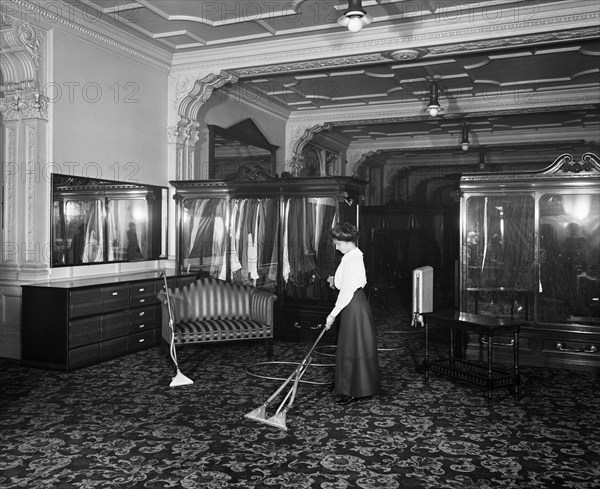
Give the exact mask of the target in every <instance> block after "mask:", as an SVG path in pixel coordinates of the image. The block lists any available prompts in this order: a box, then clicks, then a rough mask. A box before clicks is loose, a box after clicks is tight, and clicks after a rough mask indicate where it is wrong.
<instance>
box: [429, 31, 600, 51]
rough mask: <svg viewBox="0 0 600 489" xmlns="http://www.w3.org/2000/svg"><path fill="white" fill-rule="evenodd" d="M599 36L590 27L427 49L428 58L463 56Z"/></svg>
mask: <svg viewBox="0 0 600 489" xmlns="http://www.w3.org/2000/svg"><path fill="white" fill-rule="evenodd" d="M598 36H600V28H598V27H590V28H584V29H575V30H565V31H557V32H544V33H541V34H530V35H526V36H513V37H503V38H501V39H485V40H483V41H473V42H464V43H459V44H448V45H445V46H435V47H430V48H428V51H429V55H430V56H447V55H449V54H452V53H460V54H464V53H466V52H469V51H486V50H493V49H499V48H514V47H527V46H531V45H539V44H544V43H549V42H556V41H569V40H570V41H577V40H583V39H594V38H597V37H598Z"/></svg>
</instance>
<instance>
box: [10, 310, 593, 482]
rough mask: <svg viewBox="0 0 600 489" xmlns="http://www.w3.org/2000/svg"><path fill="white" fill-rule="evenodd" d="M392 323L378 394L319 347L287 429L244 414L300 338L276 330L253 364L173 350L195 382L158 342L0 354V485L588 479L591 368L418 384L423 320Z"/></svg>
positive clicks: (239, 357)
mask: <svg viewBox="0 0 600 489" xmlns="http://www.w3.org/2000/svg"><path fill="white" fill-rule="evenodd" d="M406 323H407V321H406V316H405V315H400V316H394V315H392V316H388V317H387V319H386V320H385V321H383V320H380V321H379V324H378V327H379V333H378V334H379V337H378V340H379V347H380V367H381V372H382V391H381V393H380V394H379V395H377V396H375V397H373V398H369V399H364V400H361V401H359V402H355V403H353V404H350V405H348V406H338V405H335V404H333V402H332V394H331V392H330V390H329V387H328V385H327V383H328V382H329V381H330V380H331V379H332V376H333V369H332V367H331V362H332V361H333V359H332V357H331V356H330V355H331V352H332V351H333V349H332V348H330V347H329V348H328V347H327V346H326V345H322V347H320V348H318V354H317V355H315V356H314V357H313V363H314V365H311V367H309V370H307V373H306V374H305V376H304V377H303V380H306V381H307V382H306V383H302V384H301V385H300V387H299V389H298V393H297V396H296V399H295V401H294V404H293V406H292V407H291V409H290V410H289V412H288V413H287V417H286V420H285V421H286V426H287V428H288V430H287V431H284V430H281V429H278V428H276V427H272V426H269V425H266V424H264V423H260V422H257V421H256V420H252V419H248V418H246V417H245V414H247V413H248V412H250V411H252V410H254V409H256V408H258V407H259V406H261V405H262V403H263V402H264V401H266V399H267V398H268V397H269V396H270V395H271V394H272V393H273V392H274V391H275V390H276V389H277V387H278V386H279V385H280V384H281V380H272V379H265V378H262V377H258V376H257V375H259V376H264V377H281V378H285V377H287V376H288V375H289V374H290V373H291V372H292V371H293V370H294V368H295V365H294V362H298V361H300V360H301V359H302V358H303V357H304V356H305V354H306V353H307V351H308V349H309V348H310V343H286V342H276V344H275V357H274V360H276V361H279V362H280V363H276V364H266V365H265V364H260V365H256V364H257V363H258V362H264V361H265V360H266V358H265V357H264V345H262V344H254V343H236V344H230V345H222V346H219V345H214V346H210V347H197V346H189V347H184V348H181V349H179V350H178V359H179V366H180V369H181V371H182V372H183V373H184V374H185V375H186V376H188V377H190V378H191V379H193V380H194V384H192V385H187V386H180V387H169V383H170V381H171V377H172V376H173V375H174V373H175V371H174V368H173V364H172V363H171V362H170V359H169V357H168V356H167V355H166V354H165V353H164V352H161V349H160V348H158V347H155V348H151V349H148V350H145V351H142V352H138V353H135V354H132V355H127V356H124V357H120V358H117V359H114V360H111V361H108V362H105V363H102V364H99V365H94V366H91V367H87V368H82V369H79V370H76V371H73V372H70V373H63V372H53V371H44V370H37V369H30V368H25V367H22V366H20V365H19V364H18V362H16V361H10V360H3V361H1V362H0V367H1V369H2V370H1V378H0V380H1V385H0V394H1V398H0V402H1V410H0V430H1V431H0V440H1V446H0V487H2V488H4V489H11V488H28V489H31V488H138V487H139V488H148V489H151V488H156V489H158V488H203V489H204V488H207V489H223V488H243V489H250V488H265V489H267V488H268V489H277V488H286V489H287V488H290V489H308V488H320V489H345V488H363V489H382V488H384V489H388V488H389V489H396V488H397V489H405V488H435V489H444V488H449V489H450V488H451V489H462V488H528V489H529V488H540V489H546V488H555V487H556V488H563V487H564V488H575V489H577V488H579V489H584V488H585V489H592V488H597V487H600V416H599V413H600V394H599V390H600V386H599V382H598V376H597V374H594V373H591V372H576V371H568V370H548V369H536V368H523V369H522V381H521V399H520V400H519V401H518V402H515V400H514V399H513V397H512V393H511V392H510V391H509V390H508V389H504V390H502V389H501V390H498V391H495V394H494V404H493V405H492V406H491V407H488V406H487V402H486V398H485V393H484V392H483V390H482V389H481V388H479V387H477V386H472V385H470V384H464V383H460V382H456V381H452V380H449V379H445V378H443V377H438V376H435V375H433V376H432V378H431V380H430V383H429V385H424V382H423V374H422V371H421V368H420V365H421V362H422V354H423V334H422V330H419V329H415V328H411V327H410V326H407V324H406ZM440 347H441V346H440ZM250 373H252V375H250ZM277 405H278V403H275V405H274V407H273V409H276V408H277ZM270 409H271V408H269V410H270Z"/></svg>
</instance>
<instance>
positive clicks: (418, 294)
mask: <svg viewBox="0 0 600 489" xmlns="http://www.w3.org/2000/svg"><path fill="white" fill-rule="evenodd" d="M412 311H413V315H412V318H413V319H412V326H423V316H421V314H422V313H424V312H432V311H433V267H429V266H425V267H419V268H415V269H414V270H413V276H412Z"/></svg>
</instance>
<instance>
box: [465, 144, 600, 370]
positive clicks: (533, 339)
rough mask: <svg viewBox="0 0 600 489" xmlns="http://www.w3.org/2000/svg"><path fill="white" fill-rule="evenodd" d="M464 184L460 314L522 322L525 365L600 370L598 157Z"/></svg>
mask: <svg viewBox="0 0 600 489" xmlns="http://www.w3.org/2000/svg"><path fill="white" fill-rule="evenodd" d="M460 185H461V192H462V197H461V244H460V246H461V267H460V273H461V277H460V283H461V289H460V305H461V310H462V311H465V312H470V313H478V314H484V315H490V316H494V317H497V318H510V319H518V320H523V321H526V326H523V327H522V329H521V340H520V341H521V343H520V352H521V361H522V364H523V365H535V366H544V367H571V368H581V369H593V370H600V192H598V189H599V188H600V160H599V158H598V156H597V155H594V154H592V153H586V154H584V155H583V156H582V158H581V160H579V161H575V160H574V159H573V157H572V156H571V155H567V154H565V155H562V156H560V157H559V158H557V159H556V160H555V161H554V163H552V165H550V166H549V167H547V168H545V169H543V170H541V171H537V172H532V173H511V174H491V173H481V174H476V175H464V176H463V177H462V179H461V184H460ZM506 340H508V341H510V338H508V339H506ZM485 341H486V339H485V338H475V337H470V339H469V346H468V350H469V351H470V352H471V354H473V355H475V354H477V352H478V351H479V350H480V349H481V348H484V344H483V343H484V342H485Z"/></svg>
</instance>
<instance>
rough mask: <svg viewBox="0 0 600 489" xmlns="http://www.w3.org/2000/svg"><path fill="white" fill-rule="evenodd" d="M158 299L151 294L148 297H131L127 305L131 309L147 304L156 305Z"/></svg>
mask: <svg viewBox="0 0 600 489" xmlns="http://www.w3.org/2000/svg"><path fill="white" fill-rule="evenodd" d="M157 303H158V299H157V298H156V296H155V295H153V294H148V295H138V296H136V297H132V298H131V299H130V303H129V305H130V306H131V307H138V306H145V305H148V304H157Z"/></svg>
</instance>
